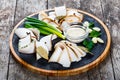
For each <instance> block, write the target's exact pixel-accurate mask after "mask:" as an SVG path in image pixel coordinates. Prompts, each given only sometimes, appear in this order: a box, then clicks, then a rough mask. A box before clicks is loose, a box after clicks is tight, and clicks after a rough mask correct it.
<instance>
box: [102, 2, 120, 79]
mask: <svg viewBox="0 0 120 80" xmlns="http://www.w3.org/2000/svg"><path fill="white" fill-rule="evenodd" d="M101 2H102V8H103V13H104V19H105V21H106V22H107V23H108V27H109V29H110V32H111V36H112V48H111V58H112V65H113V69H114V70H113V72H114V78H115V80H120V64H119V62H120V43H119V42H120V37H119V33H120V27H119V26H120V22H119V21H120V0H101ZM111 80H112V79H111Z"/></svg>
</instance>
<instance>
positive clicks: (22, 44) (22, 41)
mask: <svg viewBox="0 0 120 80" xmlns="http://www.w3.org/2000/svg"><path fill="white" fill-rule="evenodd" d="M30 43H31V36H30V34H28V35H27V36H26V37H25V38H22V39H19V43H18V48H22V47H25V46H27V45H29V44H30Z"/></svg>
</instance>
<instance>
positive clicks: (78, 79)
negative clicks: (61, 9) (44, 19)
mask: <svg viewBox="0 0 120 80" xmlns="http://www.w3.org/2000/svg"><path fill="white" fill-rule="evenodd" d="M63 5H66V7H68V8H75V9H79V8H80V0H48V9H51V8H54V7H57V6H63ZM48 79H49V80H88V76H87V73H82V74H80V75H75V76H68V77H48Z"/></svg>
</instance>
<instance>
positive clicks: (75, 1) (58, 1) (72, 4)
mask: <svg viewBox="0 0 120 80" xmlns="http://www.w3.org/2000/svg"><path fill="white" fill-rule="evenodd" d="M63 5H65V6H66V7H68V8H79V7H80V0H48V8H54V7H57V6H63Z"/></svg>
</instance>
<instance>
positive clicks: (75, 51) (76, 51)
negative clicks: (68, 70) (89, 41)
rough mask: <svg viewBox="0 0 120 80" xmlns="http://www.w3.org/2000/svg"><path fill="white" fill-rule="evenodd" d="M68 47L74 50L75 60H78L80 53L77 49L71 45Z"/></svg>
mask: <svg viewBox="0 0 120 80" xmlns="http://www.w3.org/2000/svg"><path fill="white" fill-rule="evenodd" d="M68 47H69V48H70V49H71V50H72V51H73V52H74V54H75V55H76V56H77V60H76V61H80V60H81V59H82V58H81V57H82V55H81V54H80V53H79V51H78V50H77V49H75V48H74V47H73V46H69V45H68Z"/></svg>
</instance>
